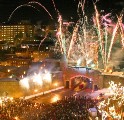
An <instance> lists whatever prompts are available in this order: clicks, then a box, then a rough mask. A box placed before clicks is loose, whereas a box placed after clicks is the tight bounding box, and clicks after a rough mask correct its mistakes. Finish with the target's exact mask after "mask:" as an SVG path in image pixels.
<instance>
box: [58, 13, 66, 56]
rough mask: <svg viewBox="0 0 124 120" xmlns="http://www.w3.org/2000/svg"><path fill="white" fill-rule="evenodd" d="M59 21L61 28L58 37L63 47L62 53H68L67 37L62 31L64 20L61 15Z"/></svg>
mask: <svg viewBox="0 0 124 120" xmlns="http://www.w3.org/2000/svg"><path fill="white" fill-rule="evenodd" d="M58 22H59V29H58V32H57V37H58V41H59V45H60V48H61V53H62V54H64V55H66V46H65V37H64V33H63V32H62V25H63V21H62V16H61V15H59V18H58Z"/></svg>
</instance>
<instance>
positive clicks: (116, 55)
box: [108, 48, 124, 68]
mask: <svg viewBox="0 0 124 120" xmlns="http://www.w3.org/2000/svg"><path fill="white" fill-rule="evenodd" d="M123 59H124V49H121V48H116V50H115V51H114V52H112V57H111V60H110V62H109V64H108V67H113V66H114V67H115V68H116V67H118V66H119V65H120V64H121V62H122V61H123Z"/></svg>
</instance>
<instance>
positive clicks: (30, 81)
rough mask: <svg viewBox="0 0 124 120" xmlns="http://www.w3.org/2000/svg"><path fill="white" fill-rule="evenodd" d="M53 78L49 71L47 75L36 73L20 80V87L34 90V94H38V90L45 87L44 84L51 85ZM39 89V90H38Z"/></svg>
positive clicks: (46, 72)
mask: <svg viewBox="0 0 124 120" xmlns="http://www.w3.org/2000/svg"><path fill="white" fill-rule="evenodd" d="M51 83H52V78H51V74H50V73H49V72H48V71H45V73H38V74H37V73H34V75H32V76H28V77H26V78H23V79H21V80H20V85H21V86H22V88H25V89H27V90H28V89H32V88H33V89H34V92H37V91H38V89H39V88H40V89H41V87H42V86H43V84H49V85H50V84H51ZM36 88H37V89H36Z"/></svg>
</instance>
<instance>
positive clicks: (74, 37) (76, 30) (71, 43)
mask: <svg viewBox="0 0 124 120" xmlns="http://www.w3.org/2000/svg"><path fill="white" fill-rule="evenodd" d="M78 28H79V25H78V23H77V24H76V26H75V28H74V31H73V34H72V38H71V42H70V45H69V49H68V55H67V58H69V57H70V53H71V50H72V48H73V45H74V42H75V41H76V39H77V32H78Z"/></svg>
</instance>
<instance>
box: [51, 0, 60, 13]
mask: <svg viewBox="0 0 124 120" xmlns="http://www.w3.org/2000/svg"><path fill="white" fill-rule="evenodd" d="M52 3H53V6H54V9H55V11H56V12H57V13H58V14H59V11H58V9H57V8H56V4H55V2H54V0H52Z"/></svg>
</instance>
